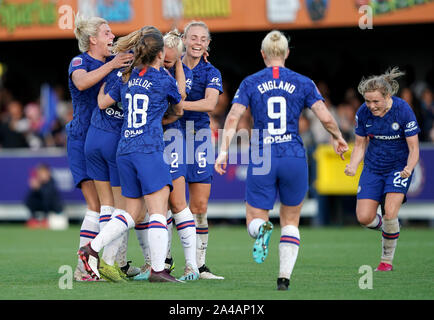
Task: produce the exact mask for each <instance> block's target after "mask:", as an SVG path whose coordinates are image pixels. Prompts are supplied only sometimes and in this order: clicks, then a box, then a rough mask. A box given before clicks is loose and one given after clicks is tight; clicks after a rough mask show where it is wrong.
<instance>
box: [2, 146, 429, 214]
mask: <svg viewBox="0 0 434 320" xmlns="http://www.w3.org/2000/svg"><path fill="white" fill-rule="evenodd" d="M420 155H421V156H420V161H419V164H418V166H417V167H416V169H415V172H414V177H413V181H412V184H411V187H410V191H409V193H408V202H407V203H406V204H404V205H403V207H402V209H401V211H400V218H402V219H426V220H433V221H434V192H433V191H432V190H434V147H433V146H432V145H431V144H430V145H421V153H420ZM349 157H350V153H348V154H347V155H346V160H345V161H341V160H340V158H339V157H337V156H336V155H335V154H334V152H333V150H332V149H331V147H330V146H319V147H318V148H317V150H316V152H315V159H316V162H317V171H318V179H317V181H316V187H317V189H318V191H319V192H318V193H320V194H323V195H327V194H329V195H355V194H356V192H357V181H358V177H357V176H356V177H352V178H350V177H347V176H345V175H344V173H343V168H344V167H345V164H346V163H348V161H349ZM39 163H45V164H47V165H49V166H50V167H51V170H52V175H53V177H54V179H55V180H56V183H57V185H58V188H59V191H60V194H61V197H62V199H63V200H64V202H65V213H66V214H67V215H68V217H69V218H70V219H81V218H82V217H83V215H84V212H85V210H84V209H85V205H84V200H83V196H82V194H81V192H80V190H78V189H76V188H75V187H74V183H73V180H72V176H71V173H70V171H69V166H68V162H67V158H66V154H65V150H64V149H58V148H47V149H44V150H38V151H32V150H28V149H25V150H22V149H20V150H11V151H5V150H3V151H1V152H0V176H1V177H2V180H3V183H1V186H0V221H2V220H3V221H21V220H27V219H28V217H29V213H28V211H27V209H26V207H25V206H24V204H23V201H24V198H25V196H26V194H27V192H28V190H29V186H28V180H29V176H30V174H31V171H32V170H33V169H34V167H35V166H36V165H38V164H39ZM359 170H360V169H359ZM246 174H247V165H246V164H228V167H227V173H226V174H225V175H223V176H220V175H218V174H216V173H215V174H214V180H213V184H212V188H211V197H210V204H209V210H208V215H209V217H210V218H228V219H232V218H234V219H240V218H241V219H242V218H244V217H245V205H244V190H245V178H246ZM358 174H360V172H359V171H358ZM278 208H279V206H278V203H276V204H275V206H274V209H273V210H271V212H270V216H271V217H278V215H279V212H278ZM317 215H318V204H317V201H316V199H306V200H305V203H304V205H303V209H302V212H301V216H302V217H307V218H314V217H316V216H317Z"/></svg>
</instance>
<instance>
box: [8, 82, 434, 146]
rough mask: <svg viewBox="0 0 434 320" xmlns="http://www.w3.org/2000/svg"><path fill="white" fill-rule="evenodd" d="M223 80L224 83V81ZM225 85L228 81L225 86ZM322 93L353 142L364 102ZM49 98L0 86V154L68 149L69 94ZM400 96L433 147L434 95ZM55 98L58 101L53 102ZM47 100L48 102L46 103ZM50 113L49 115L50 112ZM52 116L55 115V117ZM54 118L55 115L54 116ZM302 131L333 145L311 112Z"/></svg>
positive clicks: (410, 92) (227, 103)
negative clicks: (30, 97) (31, 97)
mask: <svg viewBox="0 0 434 320" xmlns="http://www.w3.org/2000/svg"><path fill="white" fill-rule="evenodd" d="M223 80H224V78H223ZM224 82H225V81H224ZM316 84H317V87H318V89H319V90H320V92H321V93H322V95H323V97H324V98H325V100H326V104H327V106H328V107H329V109H330V110H331V112H332V114H333V115H334V116H335V119H336V120H337V121H338V123H339V127H340V128H341V131H342V133H343V134H344V138H345V139H346V140H347V141H348V142H353V141H354V118H355V113H356V112H357V109H358V108H359V107H360V105H361V104H362V103H363V97H361V96H360V94H359V93H358V92H357V88H352V87H350V88H348V89H347V90H346V91H345V93H344V95H343V96H342V97H341V99H340V101H339V102H338V103H335V104H334V103H332V101H331V99H330V97H331V94H332V92H331V90H332V88H333V86H332V84H330V83H326V82H324V81H317V82H316ZM224 89H225V91H224V93H223V94H222V95H220V98H219V102H218V105H217V106H216V108H215V110H214V111H213V112H212V113H210V119H211V128H212V130H213V132H214V138H216V139H217V138H218V129H222V128H223V126H224V121H225V118H226V115H227V113H228V112H229V110H230V107H231V100H232V96H231V95H232V93H233V92H234V91H235V90H236V88H229V87H228V84H227V82H225V83H224ZM49 90H50V93H49V95H50V94H51V100H50V98H44V99H43V98H42V95H43V90H41V96H40V97H39V98H38V99H37V100H35V101H32V102H28V103H25V104H24V103H23V102H22V101H21V100H20V97H19V96H13V95H12V93H11V91H10V90H8V89H7V88H5V87H1V86H0V149H9V148H31V149H34V150H37V149H41V148H44V147H61V148H63V147H65V146H66V133H65V125H66V124H67V123H68V122H69V121H70V120H71V119H72V113H73V109H72V102H71V100H70V95H69V92H68V89H67V88H64V87H63V86H62V85H56V86H52V87H50V88H49ZM398 96H399V97H401V98H402V99H404V100H405V101H407V102H408V103H409V105H410V106H411V107H412V108H413V111H414V113H415V114H416V118H417V120H418V122H419V125H420V128H421V133H420V135H419V139H420V141H421V142H431V143H434V126H433V123H434V91H433V88H432V84H429V83H427V82H424V81H417V82H414V83H411V84H408V85H407V86H402V87H401V88H400V90H399V92H398ZM53 97H54V98H53ZM47 99H48V100H50V101H49V102H47ZM47 109H50V110H51V111H49V110H48V111H47ZM53 110H54V114H53ZM50 112H51V114H50ZM251 124H252V119H251V115H250V113H249V112H246V113H245V114H244V117H243V119H242V120H241V121H240V124H239V128H245V129H250V127H251ZM299 130H300V133H301V135H302V138H303V141H304V144H305V147H306V149H308V150H310V149H312V148H315V146H316V145H318V144H321V143H328V142H329V138H330V137H329V135H328V134H327V133H326V131H325V129H324V128H323V127H322V125H321V123H320V122H319V120H318V119H317V118H316V117H315V116H314V115H313V113H312V112H310V111H308V110H305V112H304V113H303V114H302V116H301V118H300V122H299Z"/></svg>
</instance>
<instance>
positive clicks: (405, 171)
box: [400, 166, 413, 178]
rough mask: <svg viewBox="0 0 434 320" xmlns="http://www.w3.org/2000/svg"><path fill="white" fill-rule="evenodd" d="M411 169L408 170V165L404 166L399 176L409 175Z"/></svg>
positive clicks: (405, 176)
mask: <svg viewBox="0 0 434 320" xmlns="http://www.w3.org/2000/svg"><path fill="white" fill-rule="evenodd" d="M412 171H413V170H410V168H409V167H408V166H405V168H404V169H403V170H402V171H401V172H400V175H401V178H408V177H409V176H411V173H412Z"/></svg>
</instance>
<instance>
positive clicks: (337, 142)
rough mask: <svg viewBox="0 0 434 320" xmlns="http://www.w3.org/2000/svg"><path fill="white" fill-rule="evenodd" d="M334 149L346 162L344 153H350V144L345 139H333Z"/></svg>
mask: <svg viewBox="0 0 434 320" xmlns="http://www.w3.org/2000/svg"><path fill="white" fill-rule="evenodd" d="M333 149H334V150H335V153H336V154H338V155H340V157H341V159H342V160H345V157H344V153H345V152H347V151H348V144H347V142H346V141H345V140H344V138H342V137H340V138H338V139H333Z"/></svg>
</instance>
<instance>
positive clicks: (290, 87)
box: [257, 80, 295, 94]
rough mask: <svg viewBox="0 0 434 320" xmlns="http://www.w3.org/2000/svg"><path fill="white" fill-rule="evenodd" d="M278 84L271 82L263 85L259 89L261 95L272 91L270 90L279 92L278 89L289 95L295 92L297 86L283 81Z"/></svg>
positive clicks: (274, 81)
mask: <svg viewBox="0 0 434 320" xmlns="http://www.w3.org/2000/svg"><path fill="white" fill-rule="evenodd" d="M278 82H279V83H276V80H270V81H267V82H263V83H261V84H260V85H259V86H258V87H257V88H258V90H259V92H260V93H261V94H264V93H265V92H267V91H270V90H277V89H280V90H285V91H286V92H288V93H293V92H294V90H295V85H293V84H291V83H289V82H286V81H282V80H280V81H278Z"/></svg>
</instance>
